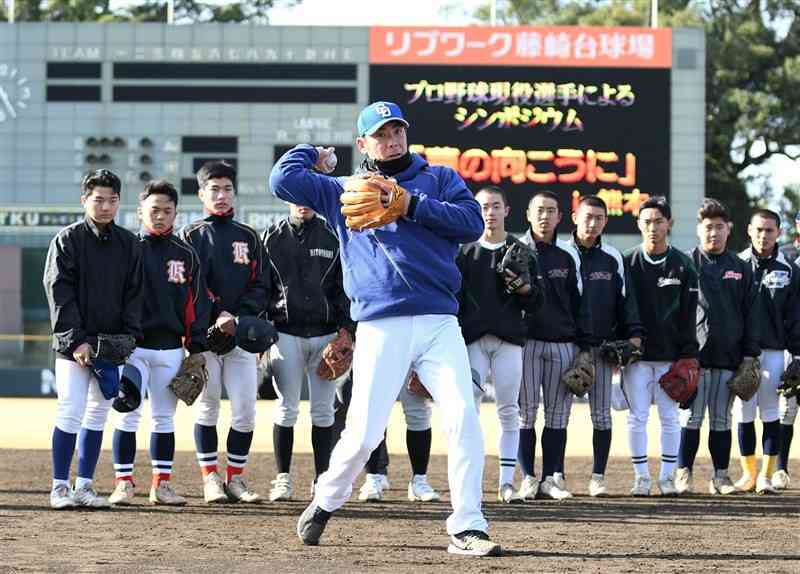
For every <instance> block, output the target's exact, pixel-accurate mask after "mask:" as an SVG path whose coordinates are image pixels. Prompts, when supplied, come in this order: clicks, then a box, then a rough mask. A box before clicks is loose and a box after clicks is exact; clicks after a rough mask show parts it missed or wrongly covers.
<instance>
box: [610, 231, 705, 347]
mask: <svg viewBox="0 0 800 574" xmlns="http://www.w3.org/2000/svg"><path fill="white" fill-rule="evenodd" d="M624 259H625V263H626V264H627V265H628V269H629V272H630V278H631V281H630V286H631V290H632V291H633V292H634V296H635V297H636V302H637V304H638V306H639V317H640V318H641V320H642V324H643V325H644V328H645V331H646V332H647V338H646V339H645V342H644V350H643V356H642V359H643V360H645V361H668V362H673V361H676V360H677V359H682V358H695V359H696V358H697V356H698V352H699V347H698V344H697V327H696V325H697V299H698V286H697V271H696V270H695V268H694V264H693V263H692V260H691V259H690V258H689V256H688V255H686V254H685V253H681V252H680V251H678V250H677V249H675V248H673V247H668V248H667V251H666V253H664V254H661V255H658V256H656V257H650V256H648V255H647V254H645V252H644V250H643V247H642V246H641V245H638V246H636V247H634V248H633V249H631V250H629V251H627V252H626V253H625V258H624Z"/></svg>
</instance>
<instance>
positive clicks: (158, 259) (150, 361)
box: [109, 180, 211, 506]
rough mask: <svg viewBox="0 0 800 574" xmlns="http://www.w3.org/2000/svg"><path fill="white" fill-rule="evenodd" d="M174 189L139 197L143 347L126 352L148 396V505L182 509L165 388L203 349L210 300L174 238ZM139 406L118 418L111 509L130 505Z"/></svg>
mask: <svg viewBox="0 0 800 574" xmlns="http://www.w3.org/2000/svg"><path fill="white" fill-rule="evenodd" d="M177 208H178V192H177V191H176V189H175V187H173V185H172V184H170V183H169V182H167V181H164V180H153V181H150V182H148V183H147V185H145V187H144V191H143V192H142V193H141V194H140V195H139V208H138V212H139V219H140V220H141V222H142V229H141V231H140V232H139V241H140V245H141V250H142V266H143V268H144V298H143V299H144V303H143V313H142V332H143V337H142V341H141V343H140V344H139V345H138V346H137V348H136V350H135V351H134V352H133V354H132V355H131V358H130V359H129V361H128V365H129V366H133V367H135V368H136V369H137V370H138V371H139V373H140V375H141V381H142V394H144V389H147V394H148V395H149V397H150V420H151V432H150V462H151V465H152V467H153V479H152V484H151V487H150V502H151V503H153V504H163V505H169V506H182V505H184V504H186V499H185V498H184V497H182V496H179V495H178V494H177V493H176V492H175V490H174V489H173V488H172V485H171V482H170V478H171V476H172V461H173V459H174V458H175V421H174V418H175V408H176V406H177V397H176V396H175V394H174V393H173V392H172V391H171V390H170V389H169V387H168V386H167V385H169V383H170V381H172V378H173V377H174V376H175V375H176V374H177V372H178V369H179V368H180V366H181V362H182V361H183V358H184V349H186V350H187V351H188V352H189V353H190V354H194V353H202V352H203V351H204V350H205V338H206V331H207V330H208V317H209V314H210V312H211V301H210V300H209V298H208V292H207V290H206V286H205V282H204V280H203V273H202V272H201V270H200V259H199V258H198V256H197V253H195V251H194V249H192V247H191V246H190V245H189V244H187V243H186V242H184V241H182V240H181V239H178V237H176V236H175V235H174V234H173V224H174V223H175V216H176V215H177ZM141 415H142V405H139V408H137V409H135V410H133V411H131V412H128V413H124V414H121V415H119V416H117V420H116V421H115V425H114V427H115V430H114V441H113V444H112V454H113V459H114V472H115V474H116V488H115V489H114V492H113V493H112V494H111V496H110V497H109V502H111V503H112V504H115V505H121V506H123V505H128V504H131V503H132V501H133V496H134V483H133V465H134V459H135V457H136V430H137V429H138V428H139V420H140V419H141Z"/></svg>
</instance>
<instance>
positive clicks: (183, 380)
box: [168, 353, 208, 405]
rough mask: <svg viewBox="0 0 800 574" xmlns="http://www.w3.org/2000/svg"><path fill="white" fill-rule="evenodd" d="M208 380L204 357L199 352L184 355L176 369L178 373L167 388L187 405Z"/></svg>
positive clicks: (198, 393)
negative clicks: (179, 366) (178, 367)
mask: <svg viewBox="0 0 800 574" xmlns="http://www.w3.org/2000/svg"><path fill="white" fill-rule="evenodd" d="M207 382H208V371H207V370H206V358H205V357H204V356H203V355H202V354H201V353H195V354H193V355H189V356H188V357H186V358H185V359H184V360H183V362H182V363H181V368H180V369H178V374H177V375H175V376H174V377H173V378H172V381H170V383H169V385H168V386H169V389H170V390H171V391H172V392H173V393H175V396H176V397H178V398H179V399H180V400H182V401H183V402H184V403H186V404H187V405H191V404H192V403H193V402H194V401H195V399H197V397H199V396H200V393H202V392H203V389H204V388H205V386H206V383H207Z"/></svg>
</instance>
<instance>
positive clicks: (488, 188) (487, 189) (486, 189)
mask: <svg viewBox="0 0 800 574" xmlns="http://www.w3.org/2000/svg"><path fill="white" fill-rule="evenodd" d="M481 192H483V193H493V194H495V195H499V196H500V197H502V198H503V204H504V205H508V197H507V196H506V192H505V191H503V188H501V187H498V186H496V185H484V186H483V187H482V188H480V189H479V190H478V191H476V192H475V195H476V196H477V195H478V194H479V193H481Z"/></svg>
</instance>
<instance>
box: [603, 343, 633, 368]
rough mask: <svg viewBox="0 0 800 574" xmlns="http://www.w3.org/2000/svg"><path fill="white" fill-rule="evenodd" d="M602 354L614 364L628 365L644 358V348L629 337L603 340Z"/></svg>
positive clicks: (618, 365)
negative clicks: (618, 339)
mask: <svg viewBox="0 0 800 574" xmlns="http://www.w3.org/2000/svg"><path fill="white" fill-rule="evenodd" d="M600 356H601V357H603V359H605V360H606V361H608V362H609V363H611V364H612V365H614V366H617V367H627V366H628V365H630V364H631V363H633V362H634V361H638V360H639V359H641V358H642V350H641V349H640V348H639V347H637V346H636V345H634V344H633V343H631V342H630V341H629V340H628V339H622V340H621V341H603V343H602V344H601V345H600Z"/></svg>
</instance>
